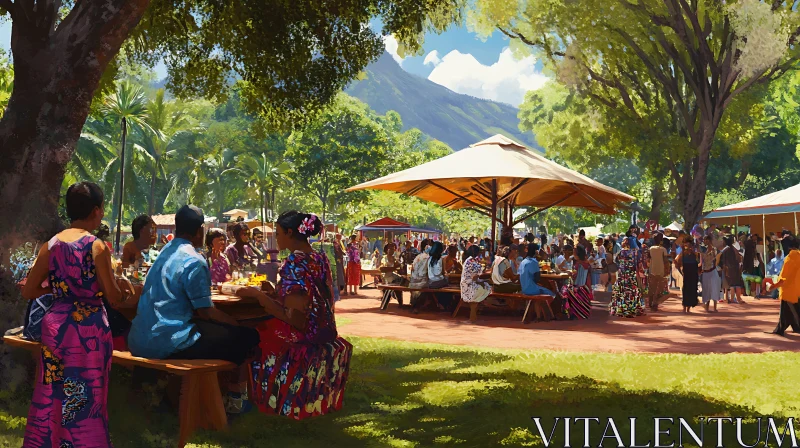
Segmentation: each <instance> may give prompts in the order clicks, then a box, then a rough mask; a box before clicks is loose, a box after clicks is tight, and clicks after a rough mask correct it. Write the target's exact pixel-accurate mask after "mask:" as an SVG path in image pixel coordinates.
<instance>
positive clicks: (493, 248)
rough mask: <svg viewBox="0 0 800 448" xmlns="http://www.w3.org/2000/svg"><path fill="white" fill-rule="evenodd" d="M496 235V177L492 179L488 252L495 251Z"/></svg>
mask: <svg viewBox="0 0 800 448" xmlns="http://www.w3.org/2000/svg"><path fill="white" fill-rule="evenodd" d="M496 237H497V179H492V244H491V246H490V248H489V253H490V254H493V253H494V252H495V247H494V245H495V240H496Z"/></svg>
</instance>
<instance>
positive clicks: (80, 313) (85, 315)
mask: <svg viewBox="0 0 800 448" xmlns="http://www.w3.org/2000/svg"><path fill="white" fill-rule="evenodd" d="M66 204H67V215H68V216H69V218H70V221H71V227H70V228H69V229H67V230H65V231H63V232H61V233H59V234H58V235H56V236H54V237H53V238H52V239H51V240H50V241H49V242H48V243H47V244H46V245H44V246H43V247H42V250H41V251H40V252H39V256H38V257H37V258H36V262H35V263H34V265H33V267H32V268H31V271H30V273H29V274H28V281H27V283H26V284H25V287H24V289H23V291H22V295H23V296H24V297H25V298H26V299H28V300H32V299H35V298H37V297H40V296H42V295H43V294H53V295H54V296H55V301H54V302H53V305H52V306H51V307H50V309H49V310H48V311H47V312H46V313H45V316H44V318H43V319H42V323H41V325H42V340H41V342H42V354H41V362H40V363H39V369H38V370H39V371H38V374H37V380H36V386H35V388H34V391H33V399H32V402H31V407H30V412H29V413H28V423H27V426H26V427H25V442H24V444H23V446H24V447H30V448H33V447H37V448H38V447H44V446H47V447H60V448H80V447H92V448H95V447H98V448H99V447H109V446H111V438H110V436H109V433H108V411H107V407H106V404H107V403H106V402H107V398H108V374H109V372H110V370H111V353H112V351H113V347H112V342H111V330H110V329H109V326H108V317H107V314H106V310H105V308H104V306H103V297H105V298H107V299H108V301H109V303H111V304H117V303H120V302H121V301H125V300H127V299H128V298H129V297H130V296H131V295H132V293H133V287H132V286H131V284H130V282H128V281H127V280H125V279H115V278H114V274H113V271H112V268H111V252H110V251H109V249H108V247H107V246H106V245H105V243H103V242H102V241H101V240H98V239H97V238H96V237H95V236H93V235H92V234H91V231H92V230H94V229H96V228H97V227H98V226H99V225H100V222H101V220H102V218H103V191H102V190H100V187H98V186H97V185H95V184H93V183H89V182H81V183H77V184H74V185H72V186H71V187H69V189H68V190H67V196H66ZM45 282H47V283H48V284H49V286H48V287H47V288H45V287H43V286H42V285H43V284H44V283H45ZM123 291H124V292H123Z"/></svg>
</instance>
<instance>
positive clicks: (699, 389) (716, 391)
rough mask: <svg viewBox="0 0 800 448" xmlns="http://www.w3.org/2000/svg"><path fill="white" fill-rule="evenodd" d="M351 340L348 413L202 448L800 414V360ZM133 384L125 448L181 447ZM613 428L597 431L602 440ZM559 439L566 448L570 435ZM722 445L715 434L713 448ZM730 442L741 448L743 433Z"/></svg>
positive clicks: (414, 441) (117, 437)
mask: <svg viewBox="0 0 800 448" xmlns="http://www.w3.org/2000/svg"><path fill="white" fill-rule="evenodd" d="M348 339H349V340H350V341H351V342H353V345H354V346H355V353H354V356H353V361H352V366H351V373H350V378H349V382H348V386H347V393H346V395H345V405H344V409H343V411H341V412H339V413H334V414H330V415H327V416H324V417H319V418H316V419H310V420H306V421H302V422H295V421H290V420H288V419H285V418H282V417H267V416H264V415H260V414H258V413H250V414H247V415H245V416H243V417H240V418H239V419H238V420H236V421H234V422H233V424H232V425H231V427H230V430H229V431H228V432H200V433H197V434H196V435H195V437H194V439H193V440H192V442H193V443H194V446H201V447H218V446H220V447H251V446H252V447H263V446H276V447H281V448H287V447H310V446H311V447H319V446H325V447H361V446H363V447H436V446H460V447H491V446H543V445H542V442H541V439H540V438H539V437H538V431H537V429H536V426H535V424H534V423H533V421H532V420H531V417H533V416H537V417H542V418H543V423H544V427H545V430H546V431H548V432H549V431H550V428H551V426H552V422H553V417H556V416H561V417H565V416H570V417H577V416H580V417H601V418H607V417H614V418H615V419H616V422H617V423H623V424H621V425H620V427H619V431H620V433H621V435H622V437H623V440H624V441H625V443H626V444H627V443H628V442H627V441H628V440H629V437H630V436H629V434H630V429H629V426H627V425H625V424H624V423H625V422H627V420H628V418H629V417H639V418H643V419H645V421H646V422H647V423H646V424H640V425H641V426H638V427H637V431H638V432H639V433H642V434H641V435H642V437H640V438H639V439H641V440H640V441H641V442H646V441H647V440H649V438H651V437H652V423H651V422H652V420H651V418H652V417H656V416H657V417H679V416H680V417H684V418H687V419H689V418H694V417H696V416H729V415H730V416H741V417H747V418H750V419H751V420H748V421H747V422H748V423H747V425H746V426H745V436H746V437H745V440H746V441H747V440H751V442H750V443H752V441H755V429H756V424H755V423H754V420H752V419H753V418H755V417H758V416H776V417H781V416H796V415H798V410H800V394H797V393H796V391H797V388H796V387H795V384H796V381H795V380H794V375H796V373H797V372H798V367H800V362H798V360H799V359H800V354H796V353H786V352H779V353H765V354H727V355H641V354H598V353H591V354H590V353H567V352H551V351H515V350H486V349H469V348H461V347H452V346H443V345H432V344H416V343H410V342H398V341H389V340H382V339H367V338H355V337H353V338H348ZM709 348H711V347H709ZM790 378H791V379H790ZM128 382H129V377H128V373H127V372H126V371H124V370H123V369H118V368H116V367H115V368H114V371H113V374H112V386H111V392H110V409H109V412H110V419H111V421H110V424H111V434H112V438H113V442H114V444H115V446H116V447H117V448H124V447H151V446H153V447H158V446H163V447H168V446H174V445H175V443H176V436H177V428H178V422H177V418H176V416H175V415H172V414H170V413H163V412H162V413H159V412H154V411H152V410H150V411H146V410H145V409H143V408H141V407H139V406H138V405H137V406H134V405H132V404H131V403H130V402H129V400H128ZM29 394H30V391H29V390H28V391H19V392H16V393H13V394H12V393H8V392H5V393H4V394H3V393H0V446H12V447H18V446H20V445H21V442H22V435H23V432H24V425H25V416H26V414H27V407H28V400H29ZM604 427H605V422H604V424H603V426H602V427H597V428H594V427H593V428H592V431H591V432H592V436H593V437H595V439H593V440H596V438H597V437H598V436H599V435H600V434H602V432H603V428H604ZM707 432H708V433H711V432H712V431H711V430H709V429H707ZM713 432H715V430H714V431H713ZM556 433H557V438H556V442H555V446H561V445H562V444H563V426H559V429H558V430H557V431H556ZM762 433H763V429H762ZM673 434H674V430H673ZM559 437H561V438H559ZM713 439H714V437H712V436H711V435H708V434H707V441H706V446H713V445H714V443H713V442H714V440H713ZM582 440H583V430H582V425H579V426H575V427H574V428H573V430H572V443H573V446H580V445H581V444H582V443H581V442H582ZM725 440H726V443H725V446H733V445H734V441H735V440H736V439H735V432H734V431H733V430H732V428H731V427H728V428H727V429H726V437H725ZM762 440H763V439H762ZM606 442H607V443H606V445H605V446H615V444H614V443H612V442H613V439H612V440H607V441H606ZM593 444H594V446H596V445H597V442H596V441H593ZM551 446H552V445H551ZM687 446H692V445H689V444H687ZM761 446H763V444H762V445H761Z"/></svg>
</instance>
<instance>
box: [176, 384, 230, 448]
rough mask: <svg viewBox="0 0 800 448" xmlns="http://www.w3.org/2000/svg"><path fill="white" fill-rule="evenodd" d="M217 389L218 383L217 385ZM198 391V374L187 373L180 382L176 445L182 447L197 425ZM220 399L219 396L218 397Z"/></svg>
mask: <svg viewBox="0 0 800 448" xmlns="http://www.w3.org/2000/svg"><path fill="white" fill-rule="evenodd" d="M217 390H219V385H218V386H217ZM199 393H200V381H199V375H197V374H188V375H185V376H184V377H183V380H182V383H181V398H180V404H179V405H178V420H179V421H180V425H181V428H180V438H179V439H178V447H180V448H183V447H184V446H186V442H187V441H188V440H189V437H190V436H191V435H192V433H193V432H194V430H195V429H196V428H197V427H198V426H199V425H198V418H197V416H198V411H199V410H198V409H197V404H198V403H197V402H198V398H199ZM220 400H221V398H220Z"/></svg>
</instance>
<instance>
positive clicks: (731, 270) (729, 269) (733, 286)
mask: <svg viewBox="0 0 800 448" xmlns="http://www.w3.org/2000/svg"><path fill="white" fill-rule="evenodd" d="M734 241H735V240H734V238H733V235H728V236H726V237H725V248H723V249H722V252H720V253H719V254H717V266H719V267H721V268H722V275H723V280H724V284H725V285H724V286H726V287H727V290H726V291H725V297H726V299H727V300H728V303H731V299H730V297H732V296H735V298H734V302H735V303H745V302H744V300H742V290H743V289H744V280H743V279H742V268H741V260H742V255H741V254H740V253H739V251H738V250H736V248H735V247H734V245H733V244H734Z"/></svg>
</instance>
